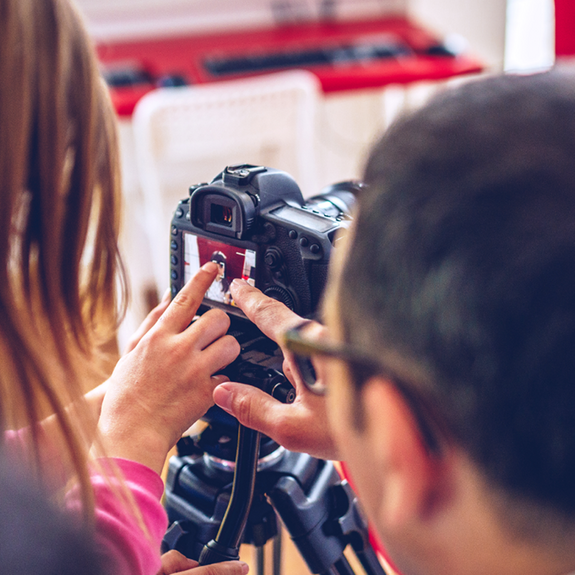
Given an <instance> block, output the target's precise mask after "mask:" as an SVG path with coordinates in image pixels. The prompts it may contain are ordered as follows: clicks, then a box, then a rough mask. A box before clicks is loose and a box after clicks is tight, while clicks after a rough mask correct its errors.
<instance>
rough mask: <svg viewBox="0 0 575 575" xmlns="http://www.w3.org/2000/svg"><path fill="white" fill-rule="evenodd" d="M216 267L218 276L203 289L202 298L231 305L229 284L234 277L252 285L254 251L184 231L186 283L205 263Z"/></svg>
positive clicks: (254, 263) (232, 301)
mask: <svg viewBox="0 0 575 575" xmlns="http://www.w3.org/2000/svg"><path fill="white" fill-rule="evenodd" d="M210 261H212V262H215V263H217V264H218V266H219V272H218V276H217V277H216V279H215V280H214V282H213V283H212V285H211V286H210V288H209V289H208V291H207V292H206V295H205V296H204V297H205V298H206V299H208V300H210V301H214V302H218V303H223V304H226V305H232V306H233V305H235V304H234V300H233V298H232V295H231V293H230V285H231V283H232V281H233V280H234V279H236V278H238V279H239V278H241V279H244V280H246V281H247V282H248V283H249V284H251V285H255V277H256V252H255V251H254V250H249V249H245V248H238V247H236V246H230V245H228V244H224V243H222V242H217V241H214V240H209V239H207V238H202V237H198V236H196V235H195V234H190V233H188V232H184V279H185V281H186V282H187V281H188V280H189V279H190V278H192V277H193V276H194V275H195V274H196V272H197V271H198V270H199V269H200V267H202V266H203V265H204V264H205V263H207V262H210Z"/></svg>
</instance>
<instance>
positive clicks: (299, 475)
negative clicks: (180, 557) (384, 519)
mask: <svg viewBox="0 0 575 575" xmlns="http://www.w3.org/2000/svg"><path fill="white" fill-rule="evenodd" d="M212 411H213V413H212V414H211V415H210V417H209V420H210V421H211V423H210V425H209V426H208V427H207V428H206V429H205V430H204V431H203V432H202V433H201V434H199V435H197V436H194V437H191V438H185V439H183V440H181V441H180V442H179V443H178V455H177V456H174V457H172V458H171V460H170V465H169V471H168V478H167V483H166V494H165V505H166V509H167V511H168V517H169V519H170V523H171V525H170V528H169V529H168V531H167V533H166V535H165V537H164V542H163V545H164V550H168V549H177V550H178V551H180V552H181V553H183V554H184V555H187V556H188V557H191V558H193V559H196V560H198V559H199V560H200V563H201V564H209V563H215V562H219V561H225V560H230V559H237V558H238V550H239V545H240V543H241V542H244V543H248V544H252V545H254V546H255V547H256V551H257V554H256V571H257V575H260V574H263V546H264V544H265V543H266V542H267V541H268V540H270V539H272V538H274V562H273V564H274V575H279V573H280V564H279V555H280V552H281V541H280V538H279V533H280V531H279V529H278V521H277V516H279V517H280V518H281V521H282V522H283V524H284V526H285V528H286V530H287V532H288V533H289V535H290V537H291V539H292V540H293V541H294V543H295V545H296V547H297V549H298V551H299V553H300V554H301V556H302V558H303V559H304V561H305V562H306V563H307V565H308V567H309V569H310V571H311V572H312V573H320V574H324V573H325V574H330V575H353V573H354V571H353V569H352V567H351V566H350V564H349V562H348V560H347V559H346V557H345V556H344V553H343V552H344V549H345V548H346V547H347V546H348V545H350V546H351V549H352V550H353V552H354V554H355V555H356V557H357V559H358V560H359V562H360V563H361V565H362V567H363V569H364V570H365V572H366V574H367V575H385V572H384V570H383V568H382V567H381V565H380V563H379V561H378V559H377V555H376V553H375V551H374V550H373V548H372V547H371V545H370V543H369V538H368V530H367V523H366V521H365V519H364V517H363V515H362V512H361V510H360V508H359V504H358V501H357V497H356V496H355V494H354V493H353V491H352V489H351V487H350V486H349V484H348V483H347V481H345V480H341V478H340V477H339V474H338V473H337V470H336V469H335V467H334V466H333V464H332V463H331V462H327V461H323V460H320V459H316V458H314V457H311V456H310V455H306V454H302V453H294V452H290V451H287V450H285V449H284V448H283V447H280V446H278V444H277V443H275V442H273V441H272V440H270V439H269V438H261V439H262V441H261V445H260V434H259V433H257V432H255V431H253V430H251V429H248V428H246V427H243V426H241V425H240V426H238V425H237V422H236V421H235V420H234V419H233V418H231V417H230V416H228V415H227V414H225V413H224V412H221V411H220V410H219V409H214V408H212ZM238 427H239V431H238V434H237V439H234V429H235V428H238ZM234 454H235V463H234V461H233V456H234Z"/></svg>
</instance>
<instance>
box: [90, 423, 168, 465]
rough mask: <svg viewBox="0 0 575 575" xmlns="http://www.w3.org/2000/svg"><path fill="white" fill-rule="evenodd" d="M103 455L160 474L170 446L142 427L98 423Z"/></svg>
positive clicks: (159, 436) (160, 437)
mask: <svg viewBox="0 0 575 575" xmlns="http://www.w3.org/2000/svg"><path fill="white" fill-rule="evenodd" d="M98 427H99V432H100V437H101V444H102V447H103V451H104V455H106V456H107V457H119V458H122V459H128V460H130V461H135V462H137V463H141V464H142V465H145V466H146V467H149V468H150V469H152V470H153V471H155V472H156V473H158V474H160V473H161V472H162V469H163V467H164V463H165V461H166V457H167V455H168V452H169V450H170V449H171V448H172V445H168V442H167V441H166V440H165V438H163V437H162V436H161V434H158V433H156V432H155V431H153V430H151V429H148V428H145V427H143V426H137V427H136V428H132V426H126V425H117V424H114V423H112V422H105V421H100V424H99V426H98Z"/></svg>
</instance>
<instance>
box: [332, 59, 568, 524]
mask: <svg viewBox="0 0 575 575" xmlns="http://www.w3.org/2000/svg"><path fill="white" fill-rule="evenodd" d="M365 182H366V184H367V190H366V191H365V193H364V195H363V196H362V197H361V198H360V201H359V210H358V213H357V217H356V219H355V224H354V225H355V234H354V237H353V239H352V241H351V245H350V246H349V252H348V256H347V258H346V261H345V263H344V265H343V268H342V273H341V276H340V282H339V285H338V292H337V293H338V298H339V304H340V310H341V311H340V319H341V322H342V327H343V330H344V336H345V337H346V338H347V339H348V340H349V341H351V342H353V343H354V344H355V345H360V346H363V348H364V349H366V350H369V351H370V352H371V353H372V354H374V355H375V354H377V355H375V357H381V355H382V350H386V351H389V352H393V353H394V354H395V355H396V356H399V357H400V358H402V359H401V362H402V364H403V369H404V371H405V374H404V375H407V376H408V377H411V378H412V380H413V383H414V385H416V386H418V387H419V388H420V391H421V393H423V394H425V395H426V396H428V397H427V398H428V399H429V400H431V401H432V402H433V404H434V406H435V407H436V408H437V410H438V412H439V413H440V414H441V415H440V417H441V419H442V423H443V424H444V425H445V427H446V429H447V430H448V434H449V436H450V437H451V439H452V440H453V441H455V442H457V443H458V444H459V445H461V446H462V447H463V448H464V449H465V450H467V452H468V453H469V454H470V456H471V457H472V458H473V460H474V461H475V462H476V463H477V464H478V465H479V467H480V468H481V469H482V470H483V471H484V473H485V475H486V477H487V478H488V479H489V480H490V482H491V483H492V484H493V485H495V486H497V487H498V488H499V489H500V490H501V489H502V490H503V491H504V492H505V493H507V494H511V495H513V496H514V497H518V498H520V499H523V500H525V501H529V502H530V503H531V504H532V503H535V504H537V505H540V506H542V507H543V508H546V509H553V510H555V511H558V512H559V515H561V516H563V517H567V518H570V520H573V519H575V482H574V478H575V76H574V75H573V74H572V73H571V72H569V71H567V70H555V71H553V72H549V73H544V74H539V75H533V76H523V77H521V76H503V77H494V78H489V79H484V80H481V81H475V82H472V83H469V84H466V85H464V86H463V87H461V88H459V89H456V90H453V91H449V92H446V93H444V94H442V95H441V96H439V97H438V98H436V99H434V100H433V101H432V102H431V103H429V104H428V105H427V106H425V107H424V108H423V109H420V110H419V111H417V112H415V113H413V114H411V115H410V116H408V117H405V118H403V119H401V120H400V121H399V122H397V123H396V125H394V126H393V127H392V128H391V129H390V130H389V131H388V132H387V133H386V134H385V135H384V137H383V138H382V139H381V141H380V142H379V143H378V144H377V145H376V146H375V148H374V149H373V151H372V153H371V156H370V158H369V161H368V164H367V167H366V170H365ZM366 262H369V265H366ZM416 373H417V374H419V375H414V374H416ZM410 374H411V375H410ZM421 374H425V375H424V376H421Z"/></svg>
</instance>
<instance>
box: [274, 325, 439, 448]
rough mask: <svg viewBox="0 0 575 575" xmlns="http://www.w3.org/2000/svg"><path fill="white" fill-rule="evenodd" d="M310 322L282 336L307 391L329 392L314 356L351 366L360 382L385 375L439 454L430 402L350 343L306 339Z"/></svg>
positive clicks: (428, 446)
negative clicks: (304, 333) (314, 362)
mask: <svg viewBox="0 0 575 575" xmlns="http://www.w3.org/2000/svg"><path fill="white" fill-rule="evenodd" d="M311 323H312V320H305V321H303V322H302V323H300V324H299V325H297V326H295V327H294V328H292V329H290V330H288V331H287V332H286V333H285V334H284V336H283V342H284V345H285V348H286V349H287V350H288V351H290V352H291V354H292V355H293V361H294V364H295V367H296V368H297V370H298V372H299V373H298V374H299V376H300V378H301V380H302V381H303V383H304V385H305V386H306V388H307V389H308V390H309V391H311V392H312V393H314V394H315V395H325V393H326V392H327V387H328V386H327V382H325V381H321V380H318V378H317V374H316V371H315V368H314V365H313V363H312V357H313V356H324V357H331V358H334V359H339V360H342V361H343V362H345V363H347V364H348V365H349V367H350V371H351V373H352V374H355V376H356V377H357V379H358V380H360V381H366V380H367V379H369V378H370V377H372V376H374V375H376V374H380V375H383V376H385V377H386V378H387V379H388V380H389V381H390V382H391V383H392V384H393V386H394V387H395V388H396V389H397V391H399V393H401V395H402V397H403V398H404V399H405V401H406V403H407V404H408V405H409V407H410V409H411V412H412V414H413V416H414V417H415V419H416V421H417V424H418V427H419V430H420V432H421V434H422V438H423V440H424V442H425V444H426V446H427V448H428V450H429V451H430V452H432V453H439V452H440V451H441V446H440V441H439V439H438V436H439V431H438V429H437V428H438V425H437V423H435V422H436V421H437V417H436V416H435V414H434V410H433V409H432V408H431V406H430V405H429V404H428V402H425V401H424V400H423V398H422V397H420V394H419V393H417V391H416V390H415V389H413V388H414V386H413V385H409V384H408V383H406V382H405V381H404V380H403V379H401V378H399V377H397V376H395V375H393V374H392V373H390V370H388V369H386V368H385V367H384V366H383V365H382V364H381V363H380V362H379V361H376V360H375V359H373V358H372V357H370V356H368V355H367V354H365V353H364V352H362V351H360V350H358V349H356V348H354V347H353V346H351V345H349V344H346V345H342V344H336V343H331V342H327V341H321V340H317V341H315V340H311V339H309V338H306V337H305V336H304V335H303V334H302V332H303V330H304V329H305V328H306V327H307V326H308V325H310V324H311Z"/></svg>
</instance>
